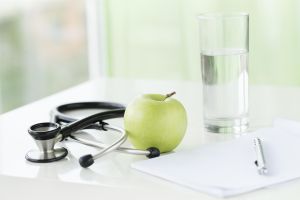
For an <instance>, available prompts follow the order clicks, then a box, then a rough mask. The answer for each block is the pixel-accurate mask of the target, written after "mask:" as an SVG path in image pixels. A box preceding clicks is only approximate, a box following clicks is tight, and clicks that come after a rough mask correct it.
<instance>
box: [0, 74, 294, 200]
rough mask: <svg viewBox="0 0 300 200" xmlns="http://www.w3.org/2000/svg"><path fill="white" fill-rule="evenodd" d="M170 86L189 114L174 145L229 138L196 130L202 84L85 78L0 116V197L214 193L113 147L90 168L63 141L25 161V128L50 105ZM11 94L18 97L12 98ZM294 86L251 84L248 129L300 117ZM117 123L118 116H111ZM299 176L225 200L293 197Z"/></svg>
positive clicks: (80, 150)
mask: <svg viewBox="0 0 300 200" xmlns="http://www.w3.org/2000/svg"><path fill="white" fill-rule="evenodd" d="M170 91H176V92H177V95H176V98H177V99H179V100H180V101H182V103H183V104H184V105H185V107H186V110H187V113H188V120H189V125H188V130H187V133H186V136H185V138H184V140H183V142H182V143H181V145H180V146H179V147H178V148H177V149H176V150H177V151H180V150H181V149H188V148H193V147H195V146H198V145H201V144H203V143H213V142H219V141H223V140H226V139H231V138H232V136H230V135H217V134H208V133H205V132H204V131H203V128H202V116H201V115H202V112H201V105H202V103H201V84H200V83H199V82H182V81H138V80H120V79H102V80H98V81H92V82H86V83H84V84H81V85H78V86H76V87H74V88H71V89H69V90H66V91H63V92H60V93H58V94H55V95H52V96H50V97H47V98H45V99H42V100H40V101H37V102H34V103H32V104H29V105H26V106H23V107H21V108H18V109H16V110H14V111H11V112H8V113H5V114H3V115H1V117H0V199H1V200H6V199H21V198H22V199H40V198H41V197H42V198H43V199H55V198H57V199H62V198H67V197H68V199H82V198H84V199H87V198H90V199H100V198H101V199H116V198H119V199H165V198H172V199H174V200H175V199H215V198H213V197H211V196H208V195H206V194H203V193H199V192H196V191H193V190H190V189H187V188H184V187H181V186H178V185H176V184H173V183H169V182H167V181H164V180H161V179H158V178H155V177H151V176H149V175H145V174H143V173H140V172H137V171H135V170H134V169H131V168H130V164H131V163H132V162H134V161H135V160H141V159H145V158H144V157H143V156H142V157H141V156H132V155H127V154H117V153H113V154H110V155H107V156H105V157H103V158H101V159H99V160H97V161H96V163H95V164H94V165H93V166H92V167H91V168H90V169H83V168H81V167H80V166H79V164H78V162H77V158H78V157H79V156H80V155H83V154H86V153H89V152H91V151H93V150H92V149H90V148H87V147H83V146H82V145H78V144H69V143H68V144H67V147H68V148H69V150H70V151H71V154H70V155H69V157H68V159H67V160H63V161H59V162H56V163H49V164H33V163H29V162H27V161H26V160H25V159H24V155H25V153H26V152H27V151H28V150H29V149H31V148H33V147H35V144H34V142H33V140H32V138H31V137H30V136H29V135H28V133H27V129H28V127H29V126H30V125H31V124H34V123H37V122H43V121H49V110H50V109H51V108H53V107H54V106H56V105H58V104H61V103H67V102H74V101H93V100H97V101H104V100H105V101H116V102H121V103H124V104H128V103H129V102H130V101H131V100H132V99H133V98H134V97H135V96H137V95H138V94H141V93H162V94H164V93H168V92H170ZM16 98H18V97H16ZM299 103H300V88H297V87H269V86H252V87H250V122H251V126H252V129H255V128H258V127H262V126H268V125H270V124H271V122H272V119H273V118H274V117H284V118H289V119H294V120H297V119H298V120H300V109H299ZM114 123H115V124H116V125H121V126H122V121H121V120H115V121H114ZM299 198H300V180H297V181H293V182H289V183H285V184H281V185H278V186H275V187H272V188H268V189H262V190H259V191H255V192H251V193H248V194H244V195H241V196H237V197H234V198H232V199H251V200H252V199H272V200H275V199H299Z"/></svg>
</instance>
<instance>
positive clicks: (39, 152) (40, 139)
mask: <svg viewBox="0 0 300 200" xmlns="http://www.w3.org/2000/svg"><path fill="white" fill-rule="evenodd" d="M60 130H61V127H60V126H59V124H57V123H51V122H43V123H38V124H34V125H32V126H31V127H30V128H29V129H28V133H29V134H30V135H31V136H32V138H33V139H34V141H35V143H36V145H37V147H38V149H36V150H30V151H28V152H27V154H26V156H25V158H26V160H28V161H30V162H35V163H49V162H54V161H58V160H61V159H63V158H65V157H66V156H67V155H68V150H67V149H66V148H63V147H61V148H54V146H55V144H56V143H57V142H58V141H60V139H61V135H60V134H59V133H60Z"/></svg>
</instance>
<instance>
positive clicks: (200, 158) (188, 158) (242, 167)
mask: <svg viewBox="0 0 300 200" xmlns="http://www.w3.org/2000/svg"><path fill="white" fill-rule="evenodd" d="M256 136H259V137H260V138H261V140H262V144H263V149H264V153H265V157H266V163H267V167H268V170H269V174H268V175H267V176H261V175H258V173H257V169H256V166H255V165H254V161H255V159H256V157H255V151H254V145H253V138H254V137H256ZM299 152H300V134H299V135H298V134H290V133H289V132H288V131H283V129H282V128H276V129H275V128H268V129H262V130H260V131H257V132H255V133H251V134H249V135H247V136H243V137H241V138H239V139H236V140H233V141H228V142H224V143H218V144H214V145H207V146H201V147H199V148H197V149H194V150H189V151H182V152H177V153H173V154H170V155H165V156H161V157H159V158H155V159H150V160H145V161H139V162H136V163H133V164H132V167H133V168H135V169H138V170H140V171H143V172H146V173H148V174H151V175H154V176H157V177H160V178H163V179H166V180H169V181H173V182H175V183H179V184H182V185H185V186H188V187H190V188H193V189H196V190H199V191H203V192H207V193H212V194H214V195H217V196H224V195H226V194H227V195H233V194H235V193H241V192H246V191H250V190H253V189H257V188H261V187H266V186H269V185H273V184H276V183H280V182H284V181H287V180H291V179H294V178H297V177H300V170H299V169H300V157H299ZM210 190H211V192H209V191H210Z"/></svg>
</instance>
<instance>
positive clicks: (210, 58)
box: [198, 13, 249, 133]
mask: <svg viewBox="0 0 300 200" xmlns="http://www.w3.org/2000/svg"><path fill="white" fill-rule="evenodd" d="M198 19H199V23H200V56H201V70H202V83H203V113H204V125H205V128H206V129H207V130H208V131H209V132H214V133H242V132H244V131H245V130H246V129H247V128H248V52H249V15H248V14H247V13H206V14H201V15H199V16H198Z"/></svg>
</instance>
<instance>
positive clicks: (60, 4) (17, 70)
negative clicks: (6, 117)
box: [0, 0, 88, 112]
mask: <svg viewBox="0 0 300 200" xmlns="http://www.w3.org/2000/svg"><path fill="white" fill-rule="evenodd" d="M0 3H1V7H0V81H1V82H0V91H1V93H0V101H1V102H0V105H1V106H2V107H1V109H0V112H5V111H8V110H11V109H12V108H15V107H17V106H20V105H23V104H25V103H28V102H31V101H33V100H36V99H38V98H41V97H44V96H46V95H49V94H52V93H55V92H57V91H59V90H62V89H65V88H67V87H70V86H73V85H75V84H78V83H81V82H83V81H85V80H87V79H88V60H87V42H86V32H85V30H86V28H85V26H86V25H85V2H84V1H83V0H77V1H72V0H60V1H58V0H31V1H28V0H27V1H17V0H15V1H12V0H5V1H3V0H2V1H0Z"/></svg>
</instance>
